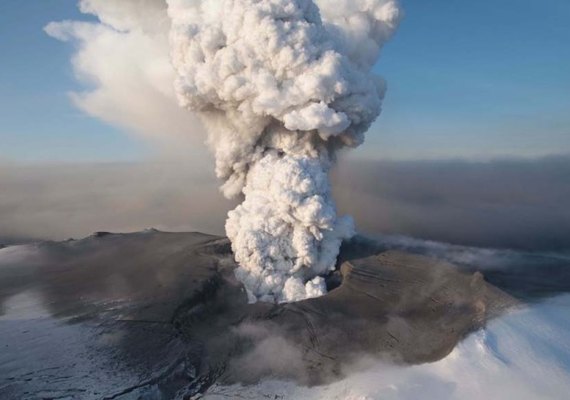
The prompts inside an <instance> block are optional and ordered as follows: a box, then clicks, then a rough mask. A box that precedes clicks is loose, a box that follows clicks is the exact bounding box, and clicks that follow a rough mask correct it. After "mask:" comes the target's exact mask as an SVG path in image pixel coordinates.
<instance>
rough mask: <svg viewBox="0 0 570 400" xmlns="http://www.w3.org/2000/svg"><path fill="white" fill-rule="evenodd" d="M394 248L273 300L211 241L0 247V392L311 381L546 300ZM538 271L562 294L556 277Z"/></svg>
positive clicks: (398, 362) (434, 353)
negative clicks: (253, 298)
mask: <svg viewBox="0 0 570 400" xmlns="http://www.w3.org/2000/svg"><path fill="white" fill-rule="evenodd" d="M397 247H403V246H402V243H401V242H387V241H385V242H384V243H382V242H372V241H369V240H365V239H362V238H357V239H353V240H352V241H351V242H349V243H345V244H344V245H343V248H342V251H341V258H340V260H339V262H338V269H337V270H336V271H335V272H333V273H331V274H330V275H329V276H328V277H327V285H328V289H329V293H328V294H327V295H325V296H323V297H320V298H315V299H309V300H304V301H301V302H297V303H289V304H280V305H277V304H273V303H262V302H258V303H256V304H248V298H247V295H246V293H245V290H244V289H243V285H242V284H241V283H240V282H238V280H237V279H236V278H235V275H234V270H235V268H236V265H235V262H234V261H233V255H232V253H231V251H230V244H229V241H228V240H227V239H225V238H220V237H215V236H210V235H205V234H200V233H164V232H159V231H156V230H148V231H144V232H140V233H133V234H110V233H98V234H95V235H92V236H90V237H88V238H85V239H83V240H69V241H65V242H44V243H37V244H28V245H20V246H9V247H5V248H3V249H1V250H0V339H1V340H0V343H2V352H0V392H1V393H2V398H3V399H39V398H41V399H56V398H58V399H60V398H61V399H131V398H145V399H173V398H192V397H193V396H197V397H199V396H201V395H202V394H201V393H203V392H205V391H206V390H207V389H208V388H209V387H211V386H214V388H218V389H219V388H220V387H232V386H231V385H239V387H251V385H255V384H259V383H260V382H264V381H267V380H279V381H284V382H291V383H292V384H293V383H294V384H295V385H299V387H307V388H309V387H323V385H325V386H326V385H331V384H335V382H338V381H342V380H343V379H346V378H347V375H348V374H349V373H348V372H347V371H350V370H351V368H352V367H353V366H354V365H358V364H359V363H361V362H362V360H376V361H378V362H385V363H389V364H390V365H393V366H400V367H402V368H406V367H405V366H406V365H415V364H420V363H431V362H437V361H438V360H441V359H444V358H445V357H446V356H448V355H449V354H450V353H451V352H453V350H454V348H455V347H456V346H457V344H458V343H459V342H460V341H461V340H462V339H464V338H465V337H466V336H468V335H469V334H470V333H472V332H474V331H476V330H478V329H480V328H483V327H485V325H486V323H487V322H488V321H489V320H490V319H492V318H494V317H499V316H501V315H503V314H504V313H507V312H508V311H509V310H516V309H519V308H521V307H524V303H525V302H526V301H527V300H528V299H529V298H530V297H529V298H525V295H524V293H531V294H533V297H534V298H537V296H538V297H540V296H545V295H551V294H552V293H548V292H547V291H545V290H542V291H540V290H534V291H533V290H532V288H530V287H528V285H529V282H530V281H531V280H527V281H526V283H524V282H523V286H520V285H519V287H513V285H515V286H516V283H517V282H522V281H524V279H523V280H521V279H519V280H518V281H516V280H515V281H513V280H511V279H509V276H508V270H505V271H503V273H502V274H499V273H498V272H497V271H496V270H495V271H493V268H491V267H489V265H487V271H486V272H485V271H484V272H485V273H486V274H488V275H489V276H490V277H491V278H492V279H491V283H489V282H487V281H486V280H485V277H484V275H483V274H481V273H480V272H476V271H475V268H473V267H471V266H469V265H467V264H464V265H462V266H460V267H456V266H454V265H452V264H449V263H447V262H446V261H444V260H442V259H441V257H439V259H438V258H436V257H437V254H431V255H430V256H429V257H426V256H421V255H418V254H413V253H420V252H421V249H420V247H419V246H416V247H413V248H412V247H411V246H409V247H410V248H409V249H408V250H407V251H402V250H397V249H395V248H397ZM424 252H426V251H425V249H424ZM448 254H452V255H453V254H455V256H457V252H456V253H453V252H448ZM456 261H458V262H459V263H461V259H460V257H456ZM563 264H564V263H563V261H560V263H559V265H558V268H559V269H560V271H562V268H563ZM552 268H556V266H555V265H552V266H551V269H552ZM533 273H534V274H535V275H536V273H535V272H533ZM514 274H517V275H518V276H521V274H518V273H516V272H515V273H514ZM552 280H553V281H556V282H557V283H558V286H556V285H554V286H552V287H555V291H564V288H563V287H562V286H561V285H563V282H564V281H565V282H566V283H568V281H569V280H568V274H566V275H561V274H558V276H557V277H556V278H553V279H552ZM535 282H538V285H539V286H540V287H541V288H542V289H544V288H545V287H546V286H547V285H546V284H545V281H544V279H543V280H542V281H541V280H540V279H539V280H535ZM503 289H504V290H503ZM509 293H511V294H509ZM537 293H540V295H539V294H537ZM242 385H243V386H242ZM253 398H255V397H253ZM290 398H295V397H294V396H293V397H290ZM318 398H320V397H318ZM323 398H325V397H323ZM339 398H341V397H339Z"/></svg>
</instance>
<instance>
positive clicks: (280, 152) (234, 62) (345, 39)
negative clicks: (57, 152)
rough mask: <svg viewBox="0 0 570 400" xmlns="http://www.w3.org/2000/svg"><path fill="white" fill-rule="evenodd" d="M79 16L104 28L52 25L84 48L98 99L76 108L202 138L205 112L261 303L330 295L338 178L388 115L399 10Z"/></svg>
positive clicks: (339, 7)
mask: <svg viewBox="0 0 570 400" xmlns="http://www.w3.org/2000/svg"><path fill="white" fill-rule="evenodd" d="M79 6H80V9H81V11H82V12H85V13H90V14H94V15H96V16H97V17H98V18H99V21H100V22H77V21H64V22H59V23H51V24H49V25H48V26H47V27H46V31H47V33H48V34H50V35H51V36H53V37H55V38H57V39H60V40H64V41H70V40H71V41H73V42H74V43H76V44H77V46H78V50H77V52H76V54H75V56H74V59H73V66H74V70H75V72H76V74H77V76H78V77H79V78H80V79H81V80H82V81H84V82H86V83H88V84H89V86H90V89H89V90H88V91H85V92H83V93H78V94H74V95H73V99H74V101H75V102H76V104H77V105H78V106H79V107H80V108H82V109H83V110H85V111H86V112H87V113H89V114H91V115H93V116H96V117H98V118H101V119H103V120H106V121H108V122H111V123H113V124H117V125H120V126H123V127H127V128H129V129H130V130H131V131H133V132H136V133H139V134H141V135H143V136H145V137H146V138H150V139H156V138H159V139H162V138H166V139H169V138H170V139H171V138H183V137H184V136H196V135H193V133H194V132H193V131H196V130H199V124H197V122H196V119H195V116H196V115H199V117H200V119H201V120H202V122H203V124H204V125H205V126H206V128H207V131H208V137H209V139H208V142H209V144H210V146H211V147H212V149H213V151H214V154H215V157H216V173H217V176H218V177H219V178H220V179H222V180H223V182H224V183H223V186H222V191H223V193H224V194H225V195H226V197H229V198H232V197H239V196H245V199H244V201H243V203H242V204H241V205H239V206H238V208H236V209H235V210H234V211H231V212H230V213H229V216H228V220H227V223H226V231H227V234H228V236H229V237H230V239H231V241H232V244H233V250H234V253H235V256H236V260H237V261H238V263H239V265H240V267H239V269H238V271H237V276H238V277H239V279H240V280H241V281H242V282H244V284H245V286H246V288H247V289H248V292H249V294H250V295H251V298H252V300H253V299H261V300H265V301H278V302H283V301H296V300H300V299H303V298H307V297H314V296H318V295H321V294H323V293H324V292H325V291H326V288H325V284H324V280H323V279H322V278H321V277H320V276H321V275H324V274H326V273H327V272H328V271H330V270H331V269H332V268H334V265H335V261H336V257H337V255H338V251H339V247H340V244H341V242H342V240H343V239H346V238H348V237H350V236H351V235H352V234H353V231H354V228H353V222H352V219H351V218H350V217H338V216H337V213H336V207H335V203H334V201H333V199H332V197H331V188H330V183H329V179H328V173H329V170H330V167H331V165H332V163H333V161H334V158H335V152H336V150H337V149H339V148H341V147H347V146H348V147H355V146H358V145H359V144H361V143H362V142H363V140H364V133H365V132H366V130H367V129H368V128H369V127H370V125H371V123H372V122H373V121H374V120H375V119H376V118H377V117H378V115H379V114H380V111H381V105H382V98H383V96H384V93H385V83H384V81H383V80H382V79H381V78H380V77H378V76H376V75H375V74H373V73H372V72H371V69H372V67H373V65H374V64H375V63H376V61H377V59H378V56H379V53H380V50H381V48H382V46H383V44H384V43H385V42H386V41H387V40H388V39H389V38H390V36H391V35H392V33H393V32H394V30H395V29H396V27H397V25H398V21H399V17H400V12H399V8H398V2H397V0H336V1H330V0H121V1H120V2H119V1H117V2H110V1H106V0H81V1H80V2H79ZM173 82H175V84H174V85H173ZM177 103H179V104H180V105H182V106H183V107H179V104H177ZM184 108H186V109H189V110H191V111H192V112H187V111H186V110H184Z"/></svg>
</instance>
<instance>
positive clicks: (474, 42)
mask: <svg viewBox="0 0 570 400" xmlns="http://www.w3.org/2000/svg"><path fill="white" fill-rule="evenodd" d="M75 4H76V1H75V0H26V1H21V0H2V1H1V2H0V54H2V64H1V66H0V121H1V124H0V143H1V145H0V160H12V161H23V162H29V161H31V162H40V161H99V160H104V161H122V160H133V159H138V158H143V157H145V156H146V155H147V154H148V149H147V148H146V146H145V145H144V144H142V143H140V142H139V141H137V140H136V139H134V138H133V137H131V136H128V135H127V134H126V133H125V132H123V131H122V130H120V129H118V128H116V127H113V126H110V125H108V124H105V123H103V122H100V121H98V120H96V119H94V118H91V117H88V116H86V115H84V114H83V113H82V112H81V111H79V110H77V109H76V108H75V107H74V106H73V104H72V103H71V101H70V100H69V98H68V95H67V93H68V92H70V91H73V90H80V89H81V86H80V84H79V83H77V82H76V81H75V79H74V75H73V72H72V69H71V66H70V57H71V55H72V52H73V48H72V46H70V45H69V44H65V43H60V42H58V41H56V40H54V39H53V38H50V37H48V36H47V35H46V34H45V33H44V32H43V27H44V26H45V25H46V24H47V23H48V22H50V21H57V20H64V19H88V18H89V17H86V16H84V15H81V14H80V13H79V12H78V11H77V8H76V6H75ZM403 5H404V9H405V12H406V18H405V20H404V21H403V23H402V25H401V27H400V30H399V32H398V34H397V35H396V37H395V38H394V40H393V41H392V42H390V43H389V44H388V46H387V47H386V49H385V51H384V53H383V56H382V59H381V62H380V63H379V64H378V66H377V70H378V72H380V73H381V74H383V75H384V76H385V77H386V78H387V79H388V82H389V92H388V96H387V98H386V101H385V107H384V113H383V115H382V117H381V118H380V119H379V121H378V122H377V123H376V124H375V125H374V127H373V128H372V130H371V132H370V133H369V135H368V143H367V145H365V146H363V147H362V148H361V149H360V150H359V151H358V153H357V154H358V155H359V156H360V157H367V158H391V159H425V158H431V159H433V158H436V159H437V158H476V159H486V158H496V157H518V156H523V157H535V156H542V155H548V154H560V153H570V112H569V110H570V78H569V77H568V73H569V72H570V24H569V23H568V21H569V20H570V2H569V1H567V0H549V1H547V2H540V1H536V0H480V1H452V0H407V1H406V0H404V1H403Z"/></svg>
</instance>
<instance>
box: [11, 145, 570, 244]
mask: <svg viewBox="0 0 570 400" xmlns="http://www.w3.org/2000/svg"><path fill="white" fill-rule="evenodd" d="M333 181H334V182H333V187H334V188H335V189H334V191H335V193H334V196H335V197H336V198H337V199H338V203H339V209H340V211H341V212H342V213H349V214H351V215H353V216H354V217H355V220H356V225H357V227H358V230H359V231H360V232H362V233H365V234H370V235H375V234H402V235H410V236H414V237H418V238H423V239H431V240H438V241H444V242H450V243H456V244H465V245H475V246H485V247H510V248H519V249H527V250H557V249H562V248H565V249H568V248H570V234H569V233H570V209H568V204H569V201H570V156H564V157H551V158H544V159H539V160H511V161H492V162H466V161H425V162H403V161H400V162H388V161H383V162H372V161H355V160H341V161H340V163H339V165H338V166H337V168H336V170H335V173H334V176H333ZM0 188H1V190H0V239H1V240H0V242H2V243H7V242H10V241H14V239H21V238H32V239H40V238H41V239H66V238H68V237H76V238H77V237H83V236H86V235H89V234H90V233H92V232H95V231H135V230H140V229H144V228H148V227H156V228H159V229H163V230H173V231H181V230H199V231H205V232H209V233H215V234H222V233H223V225H224V220H225V217H226V213H227V211H228V210H229V209H231V208H232V207H233V206H235V203H232V202H229V201H226V200H224V199H223V197H222V196H220V195H219V192H218V188H217V182H216V180H215V178H214V177H213V174H212V173H211V172H210V170H209V169H208V168H202V169H197V167H196V166H195V165H180V163H161V162H155V163H150V162H149V163H141V164H90V165H88V164H82V165H37V166H21V165H13V164H4V165H1V166H0Z"/></svg>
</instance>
